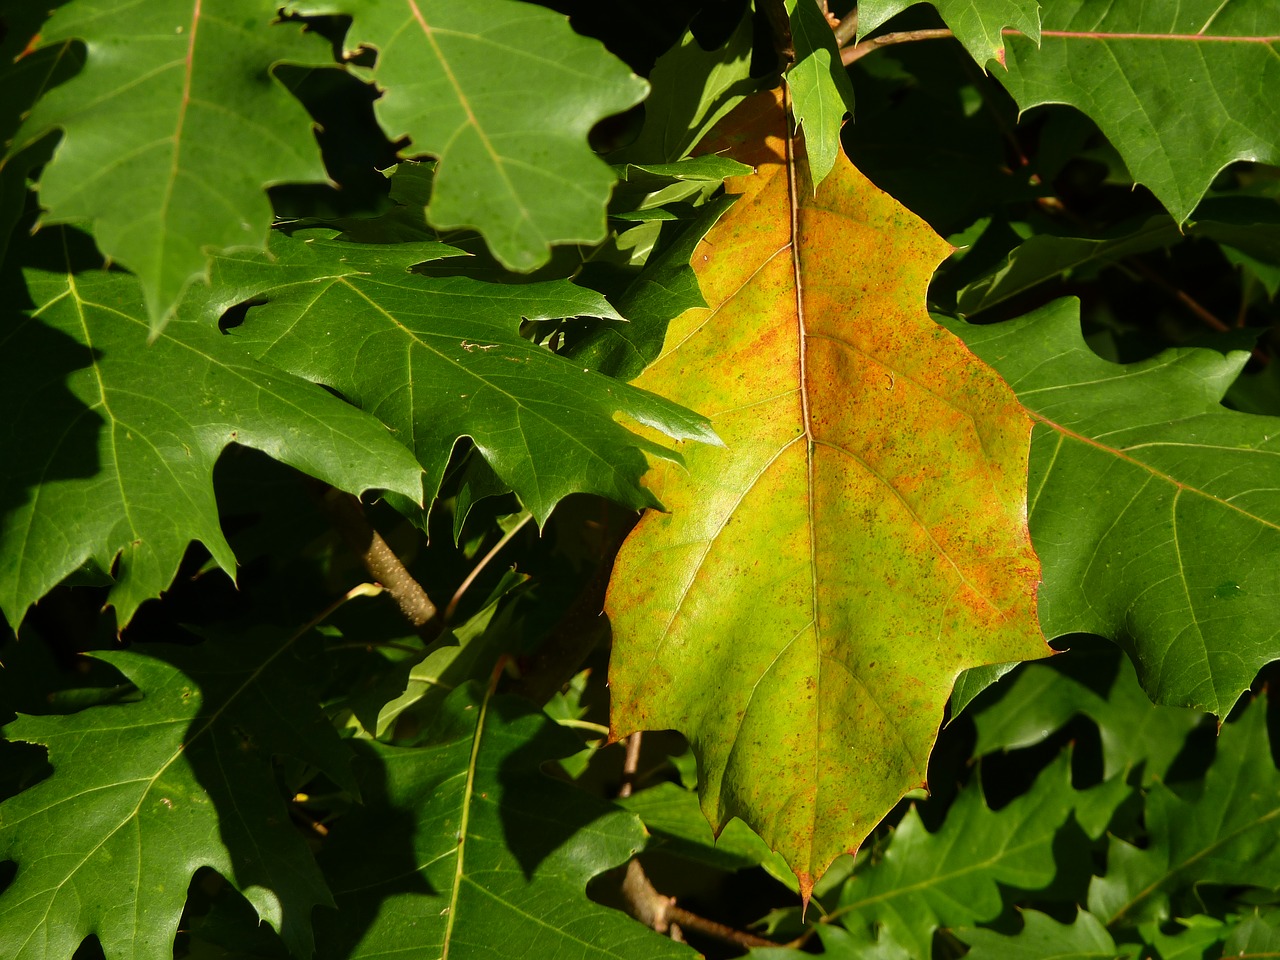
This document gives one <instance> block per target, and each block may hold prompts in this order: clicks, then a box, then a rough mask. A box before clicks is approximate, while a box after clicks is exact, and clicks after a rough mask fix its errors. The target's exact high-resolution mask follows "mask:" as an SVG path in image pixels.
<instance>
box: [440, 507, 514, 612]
mask: <svg viewBox="0 0 1280 960" xmlns="http://www.w3.org/2000/svg"><path fill="white" fill-rule="evenodd" d="M532 519H533V514H531V513H526V514H525V515H524V519H522V520H521V521H520V522H519V523H517V524H516V525H515V526H514V527H512V528H511V529H510V530H508V531H507V532H506V534H505V535H504V536H503V537H502V539H501V540H499V541H498V542H497V543H495V544H494V545H493V547H492V549H490V550H489V552H488V553H486V554H485V555H484V556H483V557H482V558H481V560H480V562H479V563H477V564H476V565H475V566H474V567H472V568H471V572H470V573H469V574H467V579H465V580H463V581H462V583H461V585H459V587H458V589H457V590H455V591H454V592H453V596H452V597H451V598H450V600H449V605H448V606H447V607H445V608H444V621H445V623H449V622H450V621H452V620H453V615H454V613H456V612H457V609H458V603H459V602H460V601H461V600H462V595H463V594H464V593H466V592H467V590H468V589H469V588H470V587H471V584H472V583H474V582H475V579H476V577H478V576H480V572H481V571H482V570H484V568H485V567H486V566H487V565H488V563H489V561H490V560H492V559H493V558H494V557H495V556H497V555H498V553H499V552H500V551H501V550H502V548H503V547H505V546H506V545H507V544H508V543H510V542H511V540H512V538H513V537H515V535H516V534H517V533H519V532H520V531H521V530H523V529H524V525H525V524H526V523H528V522H529V521H530V520H532Z"/></svg>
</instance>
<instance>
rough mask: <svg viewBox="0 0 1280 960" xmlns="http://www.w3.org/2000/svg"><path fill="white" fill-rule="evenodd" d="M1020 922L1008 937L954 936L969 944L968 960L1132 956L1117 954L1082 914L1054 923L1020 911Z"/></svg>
mask: <svg viewBox="0 0 1280 960" xmlns="http://www.w3.org/2000/svg"><path fill="white" fill-rule="evenodd" d="M1022 920H1023V923H1024V926H1023V928H1022V929H1021V930H1020V931H1018V932H1017V933H1015V934H1012V935H1005V934H1000V933H996V932H995V931H994V930H981V929H977V928H970V927H962V928H961V929H959V930H956V931H955V935H956V936H957V937H959V938H960V939H961V940H962V941H964V942H965V943H967V944H969V946H970V948H971V949H970V950H969V952H968V953H967V954H965V956H966V957H967V958H968V960H1119V958H1121V957H1127V956H1130V955H1131V954H1132V951H1131V950H1118V949H1117V948H1116V942H1115V941H1114V940H1113V939H1111V934H1109V933H1107V930H1106V927H1104V926H1103V925H1102V923H1101V922H1100V921H1099V920H1098V918H1097V917H1095V916H1094V915H1093V914H1091V913H1088V912H1087V911H1084V910H1081V911H1080V913H1079V915H1078V916H1077V917H1076V919H1075V922H1074V923H1058V921H1056V920H1054V919H1053V918H1052V917H1049V916H1046V915H1045V914H1043V913H1040V912H1039V911H1038V910H1024V911H1023V912H1022Z"/></svg>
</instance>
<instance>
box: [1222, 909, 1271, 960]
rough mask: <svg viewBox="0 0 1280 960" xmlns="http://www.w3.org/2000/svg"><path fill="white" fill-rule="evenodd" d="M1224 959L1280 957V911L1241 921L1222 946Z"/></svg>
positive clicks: (1256, 914) (1259, 914) (1254, 915)
mask: <svg viewBox="0 0 1280 960" xmlns="http://www.w3.org/2000/svg"><path fill="white" fill-rule="evenodd" d="M1222 955H1223V956H1224V957H1256V958H1262V957H1280V910H1270V911H1268V912H1266V913H1255V914H1253V915H1252V916H1250V917H1248V918H1247V919H1245V920H1243V921H1241V923H1240V924H1239V926H1237V927H1236V928H1235V929H1234V930H1232V931H1231V933H1230V934H1229V935H1228V936H1227V939H1226V941H1225V942H1224V943H1223V945H1222Z"/></svg>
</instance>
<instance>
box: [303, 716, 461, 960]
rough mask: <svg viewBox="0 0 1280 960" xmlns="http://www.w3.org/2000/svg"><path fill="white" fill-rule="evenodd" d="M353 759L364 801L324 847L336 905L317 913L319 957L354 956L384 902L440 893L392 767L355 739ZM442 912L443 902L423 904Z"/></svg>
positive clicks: (323, 864)
mask: <svg viewBox="0 0 1280 960" xmlns="http://www.w3.org/2000/svg"><path fill="white" fill-rule="evenodd" d="M351 746H352V749H353V751H354V752H355V755H356V758H355V761H354V763H353V764H352V766H353V769H354V771H355V775H356V780H357V782H358V783H359V785H360V795H361V797H362V799H363V803H362V804H361V805H360V806H358V807H353V808H352V810H351V811H350V812H349V813H347V814H345V815H344V816H343V817H341V818H340V819H339V820H338V822H337V823H336V824H335V825H334V826H333V829H332V832H331V834H330V836H329V837H328V839H327V840H326V841H325V845H324V847H323V848H322V850H321V851H320V855H319V858H318V859H319V862H320V868H321V870H322V871H323V872H324V875H325V879H326V880H327V881H328V883H329V887H330V889H331V890H332V891H333V897H334V901H335V902H336V904H337V909H336V910H333V909H326V908H321V909H319V910H317V911H316V913H315V930H316V950H317V956H318V957H320V958H326V960H329V958H331V960H337V958H342V957H347V956H350V955H351V953H352V951H353V950H354V949H355V948H356V946H357V945H358V944H359V943H360V941H361V940H362V939H363V938H364V936H365V933H366V932H367V931H368V929H369V928H370V926H372V925H373V923H374V921H375V920H376V919H377V918H378V914H379V912H380V911H381V910H382V909H383V904H384V902H385V901H386V900H387V899H389V898H391V897H395V896H401V895H404V894H411V895H415V894H416V895H418V896H421V897H423V898H426V897H432V896H439V895H440V892H439V891H437V890H435V889H434V888H433V887H432V886H431V885H430V884H429V883H428V882H427V880H426V879H425V877H424V876H423V874H422V872H421V869H420V868H421V866H422V864H420V863H418V857H417V856H416V855H415V852H414V848H415V843H414V841H415V837H416V834H417V831H418V827H417V814H416V812H415V811H414V810H413V809H409V808H405V807H400V806H397V805H396V803H395V802H394V801H393V800H392V799H391V797H390V794H389V790H388V783H387V779H388V778H387V768H386V764H385V763H384V761H383V759H382V757H381V756H380V755H379V754H378V752H377V750H376V748H375V747H373V746H371V745H370V744H369V743H368V742H366V741H363V740H355V741H352V744H351ZM432 908H434V910H435V911H437V912H438V911H439V909H440V906H439V902H436V903H434V904H431V903H427V902H426V901H425V899H424V902H423V907H422V909H423V910H424V911H425V910H427V909H432Z"/></svg>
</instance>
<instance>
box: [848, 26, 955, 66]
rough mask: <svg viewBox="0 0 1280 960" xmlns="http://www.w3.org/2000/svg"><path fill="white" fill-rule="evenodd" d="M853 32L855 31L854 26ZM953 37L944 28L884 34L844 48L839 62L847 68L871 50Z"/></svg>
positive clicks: (952, 34)
mask: <svg viewBox="0 0 1280 960" xmlns="http://www.w3.org/2000/svg"><path fill="white" fill-rule="evenodd" d="M854 31H855V32H856V31H857V27H856V26H855V28H854ZM954 36H955V34H954V33H952V32H951V31H950V30H948V29H946V28H945V27H939V28H937V29H936V30H903V31H902V32H901V33H886V34H884V35H883V36H880V37H871V38H870V39H868V40H863V41H862V42H861V43H859V44H858V45H857V46H853V47H845V48H844V49H843V50H841V51H840V62H841V63H843V64H844V65H845V66H846V67H847V66H849V64H851V63H853V62H854V61H855V60H861V59H862V58H863V57H865V56H866V55H867V54H868V53H870V52H871V51H872V50H878V49H880V48H881V47H887V46H890V45H891V44H895V43H912V42H914V41H916V40H942V39H944V38H947V37H954Z"/></svg>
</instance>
